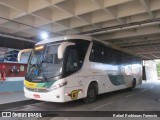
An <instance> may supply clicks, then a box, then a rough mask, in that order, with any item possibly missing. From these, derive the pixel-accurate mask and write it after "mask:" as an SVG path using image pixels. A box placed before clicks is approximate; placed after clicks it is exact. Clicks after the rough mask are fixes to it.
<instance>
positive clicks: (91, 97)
mask: <svg viewBox="0 0 160 120" xmlns="http://www.w3.org/2000/svg"><path fill="white" fill-rule="evenodd" d="M97 88H98V86H97V83H91V84H90V85H89V87H88V91H87V97H86V98H84V102H85V103H92V102H94V101H95V100H96V96H97V93H98V89H97Z"/></svg>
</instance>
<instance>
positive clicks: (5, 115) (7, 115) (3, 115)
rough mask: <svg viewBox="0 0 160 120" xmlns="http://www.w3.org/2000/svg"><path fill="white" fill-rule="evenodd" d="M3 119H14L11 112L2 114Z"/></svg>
mask: <svg viewBox="0 0 160 120" xmlns="http://www.w3.org/2000/svg"><path fill="white" fill-rule="evenodd" d="M2 117H12V114H11V112H2Z"/></svg>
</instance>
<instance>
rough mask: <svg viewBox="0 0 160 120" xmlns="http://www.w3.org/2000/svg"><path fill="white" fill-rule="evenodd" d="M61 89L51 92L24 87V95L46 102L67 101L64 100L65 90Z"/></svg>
mask: <svg viewBox="0 0 160 120" xmlns="http://www.w3.org/2000/svg"><path fill="white" fill-rule="evenodd" d="M62 89H63V88H61V89H58V90H55V91H50V92H33V91H29V90H27V89H26V88H25V87H24V95H25V97H26V98H30V99H35V100H40V101H46V102H67V101H65V100H64V92H63V90H62Z"/></svg>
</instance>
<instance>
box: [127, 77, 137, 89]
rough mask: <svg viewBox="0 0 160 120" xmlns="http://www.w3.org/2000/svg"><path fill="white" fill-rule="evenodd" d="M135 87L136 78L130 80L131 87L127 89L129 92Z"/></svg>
mask: <svg viewBox="0 0 160 120" xmlns="http://www.w3.org/2000/svg"><path fill="white" fill-rule="evenodd" d="M135 87H136V78H133V80H132V86H131V87H130V88H129V90H133V89H135Z"/></svg>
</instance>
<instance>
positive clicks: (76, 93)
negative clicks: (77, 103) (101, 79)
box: [70, 90, 81, 100]
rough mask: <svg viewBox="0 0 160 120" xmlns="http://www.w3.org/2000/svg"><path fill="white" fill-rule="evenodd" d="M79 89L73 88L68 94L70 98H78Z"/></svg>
mask: <svg viewBox="0 0 160 120" xmlns="http://www.w3.org/2000/svg"><path fill="white" fill-rule="evenodd" d="M80 91H81V90H73V91H72V92H71V94H70V97H71V99H73V100H75V99H77V98H78V93H79V92H80Z"/></svg>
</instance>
